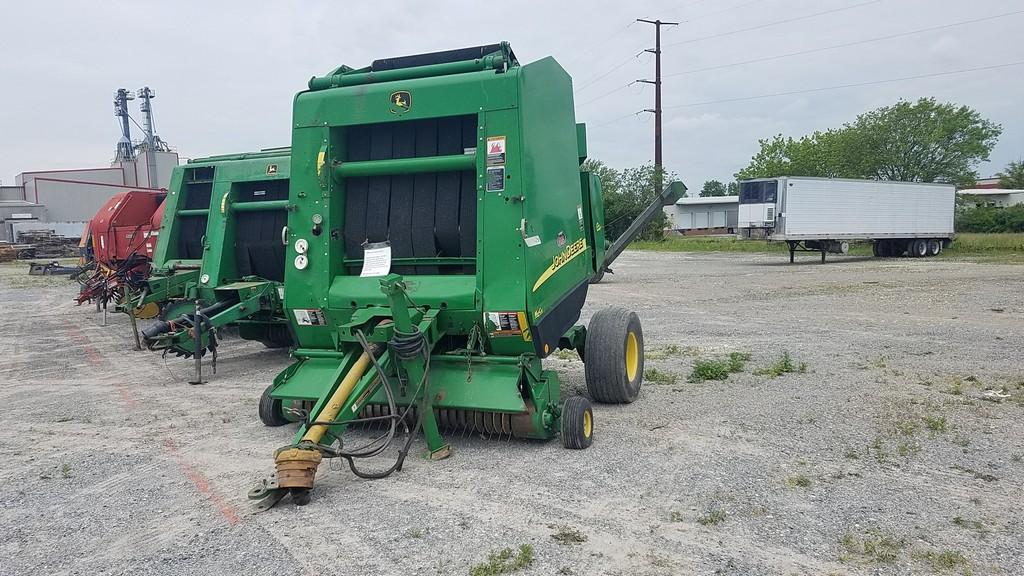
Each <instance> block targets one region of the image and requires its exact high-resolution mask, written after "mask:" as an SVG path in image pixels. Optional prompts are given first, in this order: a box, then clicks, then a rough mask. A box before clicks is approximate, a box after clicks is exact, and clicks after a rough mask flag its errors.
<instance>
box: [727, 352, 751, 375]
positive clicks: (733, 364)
mask: <svg viewBox="0 0 1024 576" xmlns="http://www.w3.org/2000/svg"><path fill="white" fill-rule="evenodd" d="M749 361H750V354H748V353H746V352H729V360H728V368H729V372H730V373H732V372H743V369H744V368H746V367H747V362H749Z"/></svg>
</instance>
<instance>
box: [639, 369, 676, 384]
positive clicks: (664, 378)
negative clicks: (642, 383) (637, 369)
mask: <svg viewBox="0 0 1024 576" xmlns="http://www.w3.org/2000/svg"><path fill="white" fill-rule="evenodd" d="M644 380H646V381H648V382H650V383H652V384H669V385H672V384H675V383H676V381H678V380H679V376H678V375H677V374H676V373H675V372H667V371H663V370H658V369H657V368H648V369H646V370H644Z"/></svg>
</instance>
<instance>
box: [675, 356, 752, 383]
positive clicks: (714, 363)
mask: <svg viewBox="0 0 1024 576" xmlns="http://www.w3.org/2000/svg"><path fill="white" fill-rule="evenodd" d="M749 360H750V354H748V353H746V352H730V353H729V356H728V357H726V358H707V359H697V360H694V361H693V370H692V371H691V372H690V377H689V378H687V380H688V381H689V382H704V381H705V380H725V379H726V378H728V377H729V374H734V373H736V372H743V370H744V369H745V368H746V367H747V362H748V361H749Z"/></svg>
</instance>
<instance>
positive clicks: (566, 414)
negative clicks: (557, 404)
mask: <svg viewBox="0 0 1024 576" xmlns="http://www.w3.org/2000/svg"><path fill="white" fill-rule="evenodd" d="M561 424H562V446H565V447H566V448H569V449H570V450H582V449H584V448H588V447H590V445H591V444H593V443H594V410H593V409H592V408H591V407H590V402H589V401H588V400H587V399H586V398H584V397H583V396H572V397H570V398H567V399H566V401H565V403H564V404H562V422H561Z"/></svg>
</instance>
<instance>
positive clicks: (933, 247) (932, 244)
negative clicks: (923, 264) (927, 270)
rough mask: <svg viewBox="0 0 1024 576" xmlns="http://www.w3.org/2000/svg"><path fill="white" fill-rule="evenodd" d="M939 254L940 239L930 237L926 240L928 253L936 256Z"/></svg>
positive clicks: (940, 251) (940, 247)
mask: <svg viewBox="0 0 1024 576" xmlns="http://www.w3.org/2000/svg"><path fill="white" fill-rule="evenodd" d="M939 254H942V240H938V239H936V238H932V239H931V240H929V241H928V255H929V256H938V255H939Z"/></svg>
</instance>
